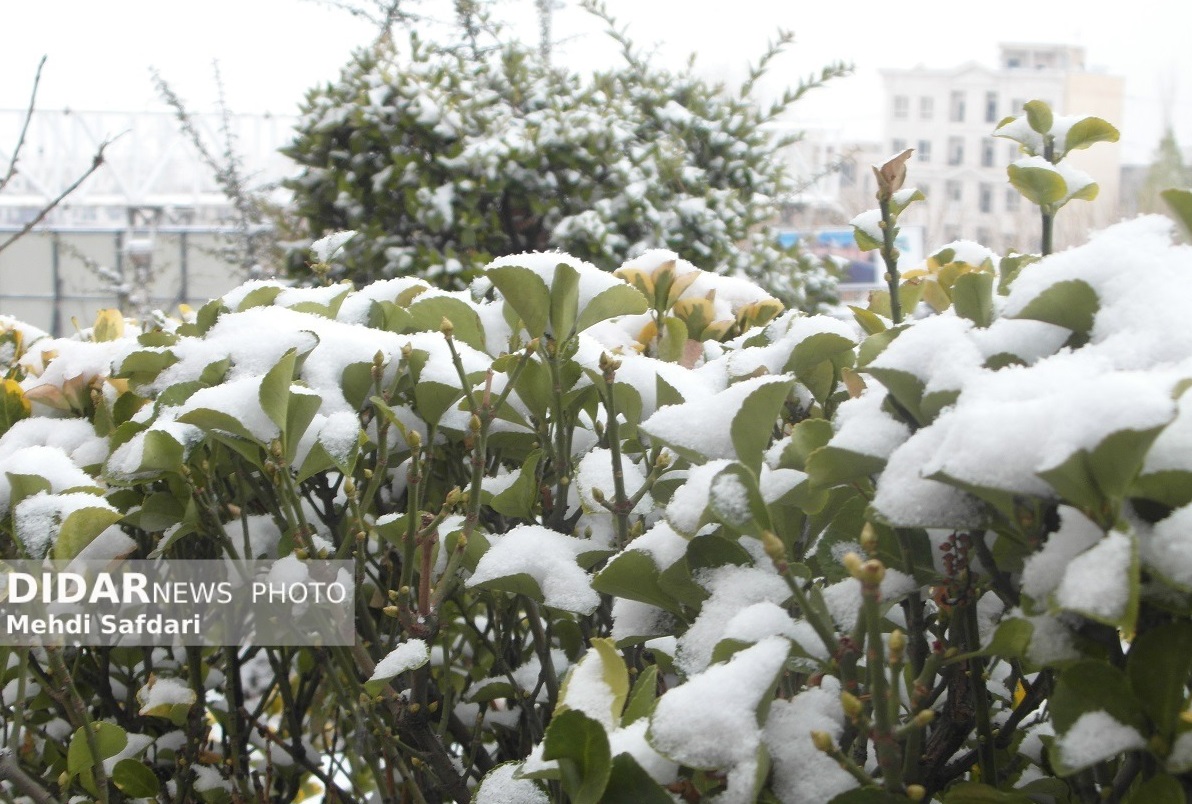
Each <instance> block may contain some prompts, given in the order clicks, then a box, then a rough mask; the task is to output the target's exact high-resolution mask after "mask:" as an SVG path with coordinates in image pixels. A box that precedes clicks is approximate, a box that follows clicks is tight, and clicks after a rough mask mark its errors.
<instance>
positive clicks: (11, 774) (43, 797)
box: [0, 748, 55, 804]
mask: <svg viewBox="0 0 1192 804" xmlns="http://www.w3.org/2000/svg"><path fill="white" fill-rule="evenodd" d="M0 779H7V780H8V781H10V782H12V783H13V786H15V787H16V788H17V789H18V790H20V791H21V792H22V793H24V794H25V795H27V796H29V798H31V799H33V800H34V801H35V802H37V804H55V801H54V797H53V796H52V795H50V793H49V791H48V790H46V789H45V788H44V787H42V786H41V785H40V784H39V783H38V782H37V780H36V779H34V778H33V777H32V776H30V775H29V774H27V773H25V771H24V769H23V768H21V766H20V764H19V763H18V762H17V758H16V757H15V756H14V755H13V753H12V752H11V751H10V750H8V749H7V748H5V749H3V750H0Z"/></svg>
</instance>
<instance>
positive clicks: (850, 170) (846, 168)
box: [840, 161, 857, 187]
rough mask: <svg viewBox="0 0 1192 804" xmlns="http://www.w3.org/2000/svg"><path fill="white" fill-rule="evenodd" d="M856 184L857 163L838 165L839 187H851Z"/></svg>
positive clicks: (850, 162)
mask: <svg viewBox="0 0 1192 804" xmlns="http://www.w3.org/2000/svg"><path fill="white" fill-rule="evenodd" d="M856 183H857V163H856V162H852V161H849V162H842V163H841V165H840V186H841V187H852V186H853V185H854V184H856Z"/></svg>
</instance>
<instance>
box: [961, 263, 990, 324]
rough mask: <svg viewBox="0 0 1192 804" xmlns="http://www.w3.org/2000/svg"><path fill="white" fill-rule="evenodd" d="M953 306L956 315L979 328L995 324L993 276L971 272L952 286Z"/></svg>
mask: <svg viewBox="0 0 1192 804" xmlns="http://www.w3.org/2000/svg"><path fill="white" fill-rule="evenodd" d="M952 306H953V307H954V308H955V309H956V314H957V315H959V316H961V317H962V318H967V319H968V320H969V321H972V322H973V323H974V324H976V325H977V326H978V327H988V326H989V325H990V324H992V323H993V274H991V273H986V272H985V271H969V272H968V273H964V274H961V275H960V276H959V277H957V279H956V283H955V284H954V285H952Z"/></svg>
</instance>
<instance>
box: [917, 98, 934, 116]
mask: <svg viewBox="0 0 1192 804" xmlns="http://www.w3.org/2000/svg"><path fill="white" fill-rule="evenodd" d="M934 114H935V98H933V97H931V96H930V95H924V96H923V97H921V98H919V119H920V120H930V119H931V117H932V115H934Z"/></svg>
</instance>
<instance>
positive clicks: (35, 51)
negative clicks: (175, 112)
mask: <svg viewBox="0 0 1192 804" xmlns="http://www.w3.org/2000/svg"><path fill="white" fill-rule="evenodd" d="M0 2H2V4H3V6H4V8H3V22H4V36H3V47H0V108H18V107H21V106H23V105H24V104H26V103H27V102H28V93H29V88H30V84H31V81H32V77H33V73H34V70H35V68H36V64H37V61H38V59H39V58H40V57H41V56H42V55H43V54H44V55H48V56H49V60H48V62H47V64H46V68H45V71H44V73H43V77H42V86H41V91H40V93H39V106H41V107H42V108H48V109H61V108H63V107H70V108H73V109H103V110H122V111H123V110H140V109H144V108H154V107H159V106H160V100H159V99H158V98H157V96H156V94H155V91H154V89H153V85H152V82H151V80H150V77H149V68H150V66H155V67H157V68H158V69H159V70H160V71H161V73H162V74H163V75H164V76H165V77H166V78H167V80H169V81H170V82H171V83H172V84H173V85H174V87H175V89H176V90H177V91H178V93H179V94H180V95H181V96H182V97H183V98H184V99H186V100H187V102H188V103H189V104H190V105H191V106H192V108H193V109H195V110H198V111H204V110H209V109H211V108H213V106H214V99H215V90H214V81H213V80H212V78H211V62H212V61H213V60H215V59H218V61H219V63H220V69H221V71H222V74H223V79H224V83H225V85H226V92H227V97H228V100H229V104H230V106H231V107H232V109H233V110H235V111H266V110H268V111H272V112H275V113H293V112H294V111H296V109H297V107H298V104H299V102H300V101H301V99H302V96H303V94H304V92H305V90H306V89H307V88H308V87H310V86H312V85H314V84H317V83H319V82H322V81H326V80H330V79H333V78H334V77H335V76H336V75H337V74H338V68H339V66H340V65H341V64H342V63H343V62H344V61H345V60H346V59H347V57H348V55H349V54H350V53H351V50H352V48H353V47H354V46H357V45H359V44H361V43H363V42H366V41H367V40H368V39H369V37H370V33H371V31H370V29H369V27H368V25H367V24H366V23H364V22H362V21H361V20H358V19H356V18H353V17H351V16H350V15H348V14H346V13H344V12H343V11H339V10H335V9H331V8H328V7H325V6H323V5H320V4H319V3H317V2H312V1H311V0H205V1H204V2H177V1H176V0H175V2H163V0H56V1H55V2H47V1H42V2H35V1H29V2H17V0H0ZM557 2H558V4H559V5H560V7H561V8H560V10H559V11H558V12H557V14H556V19H555V28H556V34H557V36H556V38H557V39H558V40H559V46H558V51H557V53H558V55H557V56H556V61H557V62H559V63H573V64H576V65H581V66H593V65H599V64H601V63H607V61H608V60H610V59H615V58H616V51H615V49H614V48H613V47H612V46H611V45H610V43H609V42H608V41H607V39H606V38H605V37H604V36H603V34H602V33H601V31H602V25H601V23H600V22H599V21H598V20H595V19H594V18H592V17H591V16H589V15H587V14H586V13H583V12H582V11H579V10H578V8H577V5H578V0H557ZM606 2H607V6H608V8H609V10H610V11H611V12H612V13H613V14H614V16H616V17H618V18H619V20H620V21H621V22H623V23H625V24H627V25H628V26H629V30H630V35H631V37H632V38H633V39H634V40H635V41H636V42H638V43H639V44H640V45H641V46H643V47H645V48H648V49H649V48H654V49H656V50H657V55H656V58H658V59H659V60H660V61H661V62H663V63H666V64H668V65H671V66H674V67H676V68H677V67H681V65H682V64H683V62H684V61H685V59H686V56H687V54H689V53H691V52H695V53H696V54H697V56H698V61H697V66H698V68H699V69H701V70H703V71H704V72H706V73H707V74H709V75H711V76H713V77H716V78H725V79H730V80H732V79H736V78H739V77H740V76H741V75H742V74H743V65H744V64H745V63H746V62H748V61H749V60H750V59H752V58H755V57H756V55H757V53H759V52H760V50H761V49H762V48H764V46H765V43H766V41H767V40H768V39H769V38H771V37H772V36H773V35H774V31H775V29H776V28H778V27H783V28H788V29H790V30H792V31H793V32H794V33H795V37H796V43H795V45H794V46H793V47H792V48H791V49H790V51H789V52H788V54H787V55H786V56H784V57H783V58H782V59H781V60H780V61H779V62H777V63H776V64H775V69H774V76H775V78H776V79H777V81H778V82H781V81H783V80H784V79H785V80H790V81H791V82H793V81H794V80H796V79H797V78H798V76H800V75H806V74H807V73H810V72H813V71H816V70H818V69H819V68H820V67H821V66H822V65H824V64H825V63H827V62H829V61H832V60H844V61H851V62H853V63H854V64H855V65H856V67H857V74H856V75H855V76H854V77H852V78H849V79H847V80H843V81H840V82H839V83H838V84H837V85H835V86H834V87H832V88H830V89H827V90H824V91H822V92H820V93H819V94H818V95H817V96H815V97H812V98H811V99H810V100H808V101H806V102H805V103H803V104H802V105H801V106H800V107H798V112H799V113H798V114H797V118H798V119H799V120H800V121H802V122H804V123H805V124H807V125H816V126H821V125H822V126H827V127H830V128H841V129H843V131H844V133H845V135H847V136H849V137H852V138H861V139H873V140H876V139H879V138H880V137H881V135H882V132H881V129H880V121H881V113H882V84H881V79H880V77H879V75H878V70H879V69H881V68H908V67H914V66H916V65H920V64H922V65H925V66H928V67H941V68H946V67H954V66H957V65H959V64H962V63H964V62H966V61H977V62H981V63H984V64H987V65H989V66H994V65H995V64H996V59H997V44H998V42H1003V41H1026V42H1064V43H1070V44H1077V45H1082V46H1084V47H1085V48H1086V50H1087V61H1088V63H1089V65H1090V66H1091V67H1093V68H1094V69H1103V70H1104V71H1106V72H1108V73H1111V74H1115V75H1120V76H1124V77H1125V78H1126V93H1127V105H1126V117H1125V119H1124V120H1122V121H1112V122H1115V123H1117V124H1118V125H1119V128H1121V129H1122V133H1123V140H1124V144H1125V148H1124V154H1123V156H1124V159H1125V160H1126V161H1134V162H1137V161H1146V160H1147V159H1148V158H1149V156H1150V154H1151V153H1152V151H1153V148H1154V145H1155V143H1156V141H1157V139H1158V137H1159V135H1160V134H1161V131H1162V128H1163V126H1164V125H1165V121H1166V120H1167V119H1169V118H1170V119H1171V120H1172V122H1173V123H1174V125H1175V127H1176V132H1177V137H1178V138H1179V139H1180V141H1181V144H1182V145H1184V146H1185V147H1188V146H1192V48H1190V47H1189V45H1188V41H1187V37H1188V32H1189V31H1190V30H1192V3H1189V2H1186V1H1185V0H1129V2H1122V3H1119V4H1117V5H1116V8H1117V9H1119V10H1117V11H1113V10H1111V9H1112V8H1113V7H1107V6H1106V5H1105V4H1103V3H1100V2H1093V0H1084V1H1083V2H1070V1H1069V0H1051V1H1050V2H1038V0H990V1H989V2H986V3H981V4H978V3H960V2H956V0H903V2H901V3H892V2H890V0H849V2H839V0H815V2H808V1H807V0H606ZM413 8H415V9H418V10H422V11H424V12H428V13H430V14H436V13H437V14H438V15H439V16H440V17H449V16H450V11H449V9H450V2H448V0H422V1H421V3H419V4H416V5H414V6H413ZM533 8H534V2H533V0H498V3H497V6H496V12H497V14H498V16H500V17H504V18H505V19H507V20H510V21H511V23H512V25H513V27H514V29H515V30H519V31H522V32H524V35H525V36H526V37H528V38H531V39H532V38H533V37H535V36H536V29H535V27H534V15H533ZM4 145H10V143H5V144H4Z"/></svg>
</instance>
